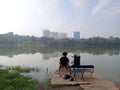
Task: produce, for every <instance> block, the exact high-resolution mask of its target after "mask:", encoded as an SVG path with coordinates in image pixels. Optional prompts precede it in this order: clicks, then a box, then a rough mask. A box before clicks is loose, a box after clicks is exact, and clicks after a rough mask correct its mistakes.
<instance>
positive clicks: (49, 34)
mask: <svg viewBox="0 0 120 90" xmlns="http://www.w3.org/2000/svg"><path fill="white" fill-rule="evenodd" d="M43 37H50V38H55V39H63V38H67V33H58V32H53V31H52V32H51V31H49V30H48V29H46V30H43Z"/></svg>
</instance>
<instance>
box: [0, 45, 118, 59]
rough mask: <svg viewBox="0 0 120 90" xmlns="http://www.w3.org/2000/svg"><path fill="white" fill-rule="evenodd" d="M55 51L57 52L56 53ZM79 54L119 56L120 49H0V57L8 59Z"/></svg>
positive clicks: (46, 57) (47, 57) (45, 57)
mask: <svg viewBox="0 0 120 90" xmlns="http://www.w3.org/2000/svg"><path fill="white" fill-rule="evenodd" d="M56 51H57V52H56ZM63 51H67V52H73V53H76V52H80V53H88V54H92V55H104V54H106V53H107V54H109V55H110V56H112V55H119V54H120V48H80V47H56V48H51V47H45V48H36V47H32V48H31V47H30V48H29V47H28V48H24V47H5V48H4V47H2V48H0V56H7V57H9V58H12V57H14V55H19V54H35V53H38V52H39V53H41V54H43V55H44V56H43V58H44V59H46V60H47V59H49V58H50V57H58V56H59V55H60V53H59V52H63Z"/></svg>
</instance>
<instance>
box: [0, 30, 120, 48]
mask: <svg viewBox="0 0 120 90" xmlns="http://www.w3.org/2000/svg"><path fill="white" fill-rule="evenodd" d="M5 46H7V47H8V46H9V47H10V46H17V47H24V46H27V47H28V46H29V47H43V46H53V47H55V46H80V47H120V38H118V37H113V36H110V37H109V38H104V37H92V38H87V39H84V38H82V39H73V38H65V39H54V38H47V37H41V38H38V37H34V36H20V35H14V34H13V33H12V32H10V33H7V34H0V47H5Z"/></svg>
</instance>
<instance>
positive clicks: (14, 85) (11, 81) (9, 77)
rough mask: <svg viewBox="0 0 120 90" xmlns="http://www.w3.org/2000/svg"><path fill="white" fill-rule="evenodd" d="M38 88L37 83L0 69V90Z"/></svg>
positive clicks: (31, 89)
mask: <svg viewBox="0 0 120 90" xmlns="http://www.w3.org/2000/svg"><path fill="white" fill-rule="evenodd" d="M37 86H38V82H37V81H33V80H31V79H30V78H28V77H24V76H22V75H20V74H18V73H10V72H9V71H8V70H1V69H0V90H34V89H35V88H36V87H37Z"/></svg>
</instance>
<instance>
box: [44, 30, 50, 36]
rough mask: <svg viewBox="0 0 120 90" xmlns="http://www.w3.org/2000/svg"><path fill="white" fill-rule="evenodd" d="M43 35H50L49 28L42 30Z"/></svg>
mask: <svg viewBox="0 0 120 90" xmlns="http://www.w3.org/2000/svg"><path fill="white" fill-rule="evenodd" d="M43 37H50V31H49V30H47V29H46V30H43Z"/></svg>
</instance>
